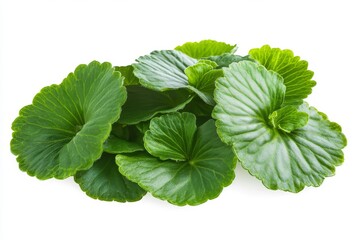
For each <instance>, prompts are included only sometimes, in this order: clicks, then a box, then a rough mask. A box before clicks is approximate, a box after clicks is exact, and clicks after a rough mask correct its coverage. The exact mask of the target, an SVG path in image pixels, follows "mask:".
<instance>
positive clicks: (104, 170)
mask: <svg viewBox="0 0 360 240" xmlns="http://www.w3.org/2000/svg"><path fill="white" fill-rule="evenodd" d="M74 180H75V182H77V183H78V184H79V185H80V187H81V189H82V190H83V191H84V192H86V194H87V195H88V196H89V197H92V198H95V199H100V200H104V201H117V202H135V201H139V200H140V199H141V198H142V197H143V196H144V195H145V194H146V191H145V190H143V189H142V188H141V187H139V185H137V184H136V183H133V182H131V181H129V180H128V179H127V178H126V177H124V176H123V175H121V173H120V172H119V171H118V167H117V165H116V163H115V155H113V154H108V153H103V155H102V156H101V158H100V159H99V160H97V161H96V162H95V163H94V165H93V166H92V167H91V168H90V169H88V170H86V171H79V172H77V173H76V175H75V176H74Z"/></svg>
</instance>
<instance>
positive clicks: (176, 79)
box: [133, 50, 197, 91]
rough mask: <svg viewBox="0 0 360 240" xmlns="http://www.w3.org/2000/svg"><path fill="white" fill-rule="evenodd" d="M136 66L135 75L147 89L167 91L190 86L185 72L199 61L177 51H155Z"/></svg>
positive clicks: (143, 57)
mask: <svg viewBox="0 0 360 240" xmlns="http://www.w3.org/2000/svg"><path fill="white" fill-rule="evenodd" d="M136 61H137V62H138V63H136V64H134V65H133V66H134V74H135V76H137V77H138V78H139V79H140V84H141V85H143V86H144V87H146V88H149V89H153V90H157V91H166V90H169V89H178V88H184V87H186V86H187V85H188V79H187V76H186V75H185V73H184V70H185V69H186V68H187V67H189V66H191V65H194V64H195V63H196V62H197V61H196V60H195V59H193V58H190V57H188V56H186V55H185V54H183V53H181V52H179V51H175V50H163V51H154V52H152V53H151V54H150V55H146V56H142V57H140V58H139V59H137V60H136Z"/></svg>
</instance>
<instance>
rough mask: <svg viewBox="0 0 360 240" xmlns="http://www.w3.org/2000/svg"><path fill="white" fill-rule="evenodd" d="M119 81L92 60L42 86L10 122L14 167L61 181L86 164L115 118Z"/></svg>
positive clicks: (121, 92) (121, 96) (120, 99)
mask: <svg viewBox="0 0 360 240" xmlns="http://www.w3.org/2000/svg"><path fill="white" fill-rule="evenodd" d="M122 85H123V79H122V77H121V75H120V73H119V72H116V71H114V69H113V68H112V66H111V64H110V63H102V64H100V63H99V62H96V61H94V62H91V63H90V64H89V65H80V66H78V67H77V68H76V69H75V71H74V73H70V74H69V75H68V76H67V78H65V79H64V81H63V82H62V83H61V84H60V85H51V86H49V87H45V88H43V89H42V90H41V91H40V93H38V94H37V95H36V96H35V98H34V100H33V103H32V104H31V105H28V106H26V107H24V108H22V109H21V110H20V114H19V117H18V118H16V119H15V121H14V122H13V124H12V129H13V131H14V132H13V139H12V140H11V151H12V152H13V153H14V154H15V155H16V156H17V161H18V163H19V167H20V169H21V170H23V171H26V172H27V173H28V174H29V175H31V176H36V177H37V178H39V179H48V178H52V177H55V178H59V179H64V178H67V177H69V176H72V175H74V174H75V173H76V172H77V171H79V170H84V169H88V168H90V167H91V165H92V164H93V163H94V161H95V160H97V159H98V158H100V156H101V153H102V150H103V148H102V145H103V142H104V141H105V140H106V138H107V137H108V136H109V133H110V130H111V124H112V123H113V122H115V121H116V120H117V119H118V118H119V116H120V111H121V106H122V105H123V104H124V102H125V100H126V90H125V87H123V86H122Z"/></svg>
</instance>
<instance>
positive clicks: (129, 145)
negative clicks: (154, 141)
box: [103, 135, 145, 154]
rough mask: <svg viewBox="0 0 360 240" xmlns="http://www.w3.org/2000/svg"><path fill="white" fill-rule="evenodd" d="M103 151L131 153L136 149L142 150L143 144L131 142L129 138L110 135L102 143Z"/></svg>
mask: <svg viewBox="0 0 360 240" xmlns="http://www.w3.org/2000/svg"><path fill="white" fill-rule="evenodd" d="M103 148H104V152H107V153H113V154H117V153H131V152H136V151H143V150H145V149H144V146H143V145H142V144H141V143H139V142H132V141H129V140H125V139H121V138H118V137H116V136H114V135H110V136H109V138H108V139H106V141H105V142H104V145H103Z"/></svg>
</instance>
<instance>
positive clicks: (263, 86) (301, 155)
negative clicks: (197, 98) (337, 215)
mask: <svg viewBox="0 0 360 240" xmlns="http://www.w3.org/2000/svg"><path fill="white" fill-rule="evenodd" d="M284 96H285V86H284V84H283V80H282V78H281V76H280V75H278V74H277V73H275V72H272V71H268V70H266V69H265V68H264V67H263V66H260V65H257V64H255V63H252V62H248V61H244V62H240V63H233V64H231V65H230V68H225V69H224V77H223V78H220V79H219V80H218V81H217V84H216V89H215V101H216V102H217V105H216V106H215V108H214V111H213V117H214V118H215V119H217V121H216V125H217V130H218V134H219V136H220V137H221V139H222V140H223V141H224V142H226V143H228V144H230V145H231V146H232V148H233V151H234V153H235V154H236V155H237V157H238V159H239V160H240V162H241V164H242V166H243V167H244V168H245V169H247V170H248V171H249V172H250V173H251V174H252V175H254V176H256V177H257V178H259V179H260V180H261V181H262V182H263V184H264V185H265V186H266V187H268V188H270V189H282V190H285V191H291V192H298V191H301V190H302V189H303V188H304V187H305V186H319V185H320V184H321V183H322V181H323V180H324V178H325V177H328V176H332V175H333V174H334V171H335V166H338V165H340V164H341V163H342V162H343V152H342V150H341V149H342V148H343V147H344V146H345V145H346V139H345V136H344V135H343V134H342V133H341V128H340V127H339V126H338V125H337V124H335V123H332V122H330V121H329V120H328V119H327V118H326V116H325V115H324V114H321V113H319V112H318V111H316V109H314V108H312V107H308V105H307V104H303V105H301V106H299V107H298V108H297V109H296V112H294V111H293V109H285V110H284V109H282V108H281V106H282V105H283V99H284ZM279 109H280V110H279ZM275 113H276V114H275ZM294 115H297V117H298V121H299V122H301V124H299V123H298V122H296V121H295V122H294V119H293V117H294ZM269 116H270V118H269ZM277 116H280V117H281V118H283V119H284V118H285V120H281V119H277ZM304 117H306V118H308V121H307V123H306V121H305V122H304V120H305V118H304ZM274 121H275V124H274ZM281 124H285V126H287V127H284V125H281ZM304 124H306V125H305V126H304ZM274 125H275V126H274ZM279 125H280V126H283V127H279ZM290 130H291V131H290Z"/></svg>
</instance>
